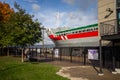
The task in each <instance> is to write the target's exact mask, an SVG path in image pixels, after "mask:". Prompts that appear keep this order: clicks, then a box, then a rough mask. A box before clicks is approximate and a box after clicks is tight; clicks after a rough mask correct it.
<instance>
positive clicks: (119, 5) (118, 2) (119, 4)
mask: <svg viewBox="0 0 120 80" xmlns="http://www.w3.org/2000/svg"><path fill="white" fill-rule="evenodd" d="M117 8H120V0H117Z"/></svg>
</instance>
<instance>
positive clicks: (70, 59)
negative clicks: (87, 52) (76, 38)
mask: <svg viewBox="0 0 120 80" xmlns="http://www.w3.org/2000/svg"><path fill="white" fill-rule="evenodd" d="M70 62H71V63H72V48H70Z"/></svg>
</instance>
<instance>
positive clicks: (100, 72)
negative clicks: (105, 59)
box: [98, 39, 104, 76]
mask: <svg viewBox="0 0 120 80" xmlns="http://www.w3.org/2000/svg"><path fill="white" fill-rule="evenodd" d="M99 56H100V69H99V73H98V75H99V76H102V75H104V74H103V71H102V67H103V65H102V40H101V39H100V40H99Z"/></svg>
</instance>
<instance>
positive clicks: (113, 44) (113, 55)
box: [112, 41, 117, 74]
mask: <svg viewBox="0 0 120 80" xmlns="http://www.w3.org/2000/svg"><path fill="white" fill-rule="evenodd" d="M114 47H115V43H114V41H112V73H113V74H116V73H117V72H116V71H115V54H114V51H115V50H114Z"/></svg>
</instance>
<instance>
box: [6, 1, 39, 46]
mask: <svg viewBox="0 0 120 80" xmlns="http://www.w3.org/2000/svg"><path fill="white" fill-rule="evenodd" d="M14 6H15V8H16V10H17V12H15V13H14V14H13V15H12V16H11V18H10V21H9V24H8V25H9V26H11V28H12V29H11V33H10V35H11V36H12V43H13V45H20V46H26V45H33V44H34V43H36V42H40V41H41V28H40V26H41V23H39V22H38V20H33V16H31V15H29V14H27V13H26V12H25V10H23V9H22V8H21V7H20V6H19V5H18V4H17V3H16V2H15V5H14Z"/></svg>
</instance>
